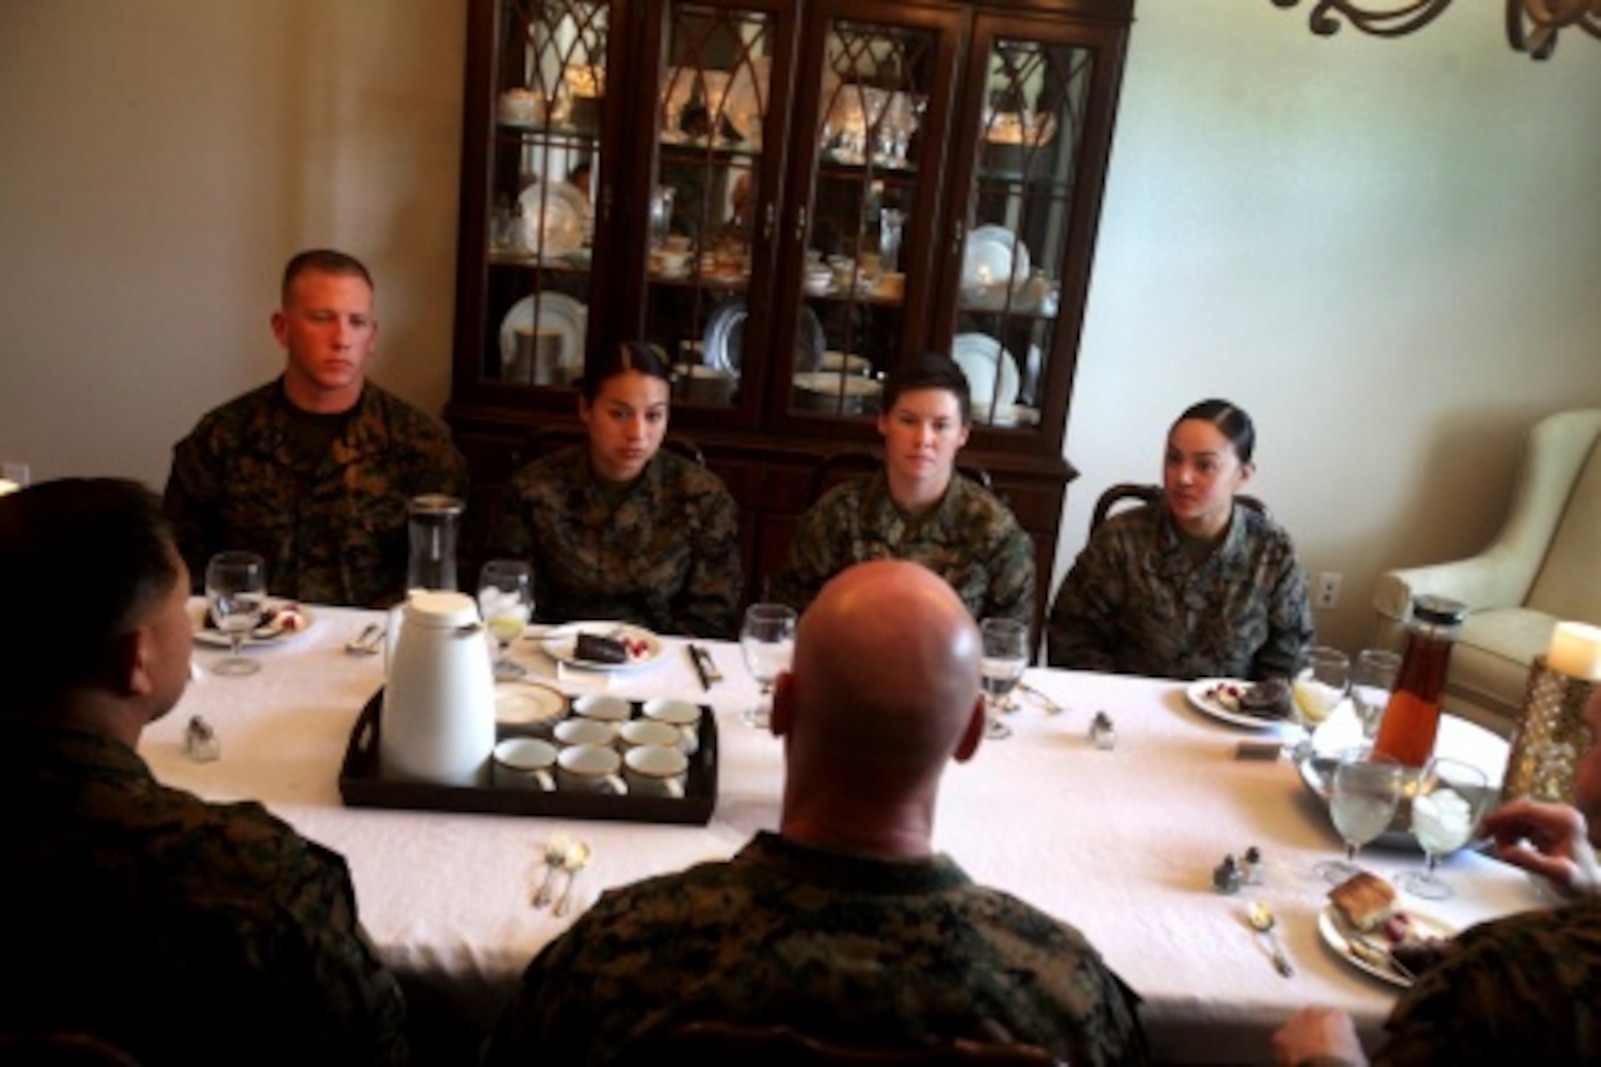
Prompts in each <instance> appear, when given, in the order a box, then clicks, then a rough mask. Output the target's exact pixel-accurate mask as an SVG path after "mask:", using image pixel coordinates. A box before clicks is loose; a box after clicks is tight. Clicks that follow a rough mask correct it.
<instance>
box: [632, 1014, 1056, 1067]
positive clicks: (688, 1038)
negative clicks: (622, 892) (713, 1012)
mask: <svg viewBox="0 0 1601 1067" xmlns="http://www.w3.org/2000/svg"><path fill="white" fill-rule="evenodd" d="M642 1051H644V1050H642ZM627 1059H629V1060H633V1059H634V1057H627ZM647 1059H648V1060H649V1061H650V1062H654V1063H688V1064H694V1065H696V1067H725V1065H726V1067H734V1065H736V1064H737V1065H741V1067H743V1065H747V1064H761V1065H762V1067H830V1065H837V1067H851V1065H856V1067H1054V1065H1058V1064H1062V1063H1065V1061H1062V1060H1057V1059H1054V1058H1053V1057H1052V1056H1051V1054H1050V1053H1048V1052H1046V1051H1045V1050H1044V1049H1042V1048H1039V1047H1037V1046H1034V1045H1022V1044H1015V1045H996V1044H984V1043H980V1042H976V1041H966V1040H957V1041H953V1042H950V1043H947V1044H943V1045H933V1046H894V1045H849V1044H843V1043H839V1042H834V1041H825V1040H822V1039H820V1038H816V1037H809V1036H807V1035H806V1034H803V1033H801V1032H799V1031H798V1030H796V1029H794V1028H793V1027H791V1026H787V1025H762V1026H747V1025H742V1024H737V1023H727V1022H713V1021H706V1022H693V1023H686V1024H685V1025H684V1026H681V1027H679V1028H678V1029H677V1030H675V1031H673V1032H672V1033H670V1034H668V1035H667V1036H666V1037H665V1038H663V1039H662V1040H661V1041H660V1042H653V1043H651V1045H650V1048H649V1051H648V1052H647V1053H645V1055H643V1056H641V1057H639V1058H638V1062H640V1063H644V1062H646V1061H647Z"/></svg>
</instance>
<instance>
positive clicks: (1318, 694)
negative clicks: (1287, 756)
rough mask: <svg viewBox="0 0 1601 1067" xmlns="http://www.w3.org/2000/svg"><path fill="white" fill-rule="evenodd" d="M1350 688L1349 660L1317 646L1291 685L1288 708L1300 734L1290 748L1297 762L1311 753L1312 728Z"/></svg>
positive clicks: (1341, 699)
mask: <svg viewBox="0 0 1601 1067" xmlns="http://www.w3.org/2000/svg"><path fill="white" fill-rule="evenodd" d="M1350 691H1351V659H1350V657H1349V656H1347V655H1346V654H1345V653H1344V652H1341V651H1340V650H1339V649H1337V648H1326V647H1324V646H1321V645H1320V646H1318V647H1317V648H1314V649H1313V650H1312V653H1311V656H1310V657H1309V658H1308V660H1307V665H1306V666H1305V667H1303V668H1301V672H1300V673H1299V674H1297V675H1296V676H1295V681H1294V682H1293V683H1292V684H1291V686H1290V695H1291V701H1290V704H1291V708H1292V709H1293V711H1294V713H1295V721H1296V723H1297V724H1299V725H1300V727H1301V732H1302V737H1301V740H1300V741H1297V742H1296V744H1295V747H1294V748H1293V749H1291V755H1292V756H1293V757H1294V758H1295V760H1296V762H1300V761H1301V760H1304V759H1306V757H1307V756H1309V755H1311V753H1312V731H1313V730H1315V729H1317V728H1318V727H1319V726H1320V725H1322V723H1323V720H1324V719H1327V718H1328V717H1329V715H1330V714H1331V713H1332V712H1333V711H1334V709H1335V708H1337V707H1339V706H1340V703H1341V701H1343V700H1344V699H1345V698H1346V695H1347V694H1348V693H1350Z"/></svg>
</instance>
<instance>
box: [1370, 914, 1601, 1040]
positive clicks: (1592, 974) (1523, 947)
mask: <svg viewBox="0 0 1601 1067" xmlns="http://www.w3.org/2000/svg"><path fill="white" fill-rule="evenodd" d="M1385 1028H1386V1029H1387V1030H1388V1031H1389V1036H1388V1039H1387V1040H1386V1042H1385V1044H1384V1047H1383V1048H1381V1049H1380V1050H1379V1051H1378V1054H1377V1055H1376V1056H1374V1057H1373V1062H1374V1063H1375V1064H1377V1065H1393V1067H1411V1065H1414V1064H1437V1063H1450V1064H1486V1065H1488V1064H1497V1065H1499V1064H1508V1063H1601V900H1595V899H1591V900H1586V901H1581V902H1579V903H1575V904H1569V905H1567V906H1566V907H1562V908H1558V909H1555V910H1552V911H1539V912H1531V913H1528V914H1524V915H1515V916H1512V917H1510V918H1506V919H1500V920H1497V921H1495V922H1489V923H1485V924H1483V925H1481V926H1475V927H1473V928H1472V929H1470V930H1467V931H1465V932H1463V933H1462V934H1459V935H1458V936H1457V937H1456V939H1455V941H1454V942H1453V944H1452V945H1451V948H1450V950H1449V954H1448V955H1447V957H1446V959H1445V961H1444V962H1442V963H1440V964H1438V965H1437V966H1435V967H1433V968H1431V969H1430V970H1428V971H1426V972H1425V973H1424V974H1423V976H1422V977H1421V978H1419V979H1418V981H1417V983H1416V984H1415V985H1414V986H1413V987H1412V988H1411V989H1410V990H1409V991H1408V992H1407V993H1405V994H1404V995H1403V996H1402V997H1401V1000H1400V1001H1399V1002H1398V1003H1397V1004H1396V1006H1395V1009H1394V1011H1392V1012H1391V1014H1390V1019H1389V1022H1387V1023H1386V1024H1385Z"/></svg>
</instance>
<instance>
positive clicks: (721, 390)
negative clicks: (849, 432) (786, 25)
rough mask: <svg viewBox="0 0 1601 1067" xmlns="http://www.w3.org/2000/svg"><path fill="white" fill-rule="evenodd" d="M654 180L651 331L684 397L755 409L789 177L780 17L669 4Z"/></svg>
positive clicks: (649, 249)
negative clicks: (782, 152)
mask: <svg viewBox="0 0 1601 1067" xmlns="http://www.w3.org/2000/svg"><path fill="white" fill-rule="evenodd" d="M663 19H664V21H663V26H662V39H661V55H660V70H659V77H658V81H657V89H656V92H655V94H654V100H655V105H656V122H655V166H654V180H653V183H652V185H651V188H650V190H649V195H648V198H647V202H646V205H645V210H646V215H647V233H646V242H645V243H646V257H647V263H646V288H645V291H646V299H645V331H644V333H645V338H646V340H647V341H648V342H650V343H651V344H653V345H655V346H656V347H657V349H658V351H660V352H661V353H662V354H663V355H665V356H666V357H667V358H668V359H669V361H670V362H671V363H672V364H673V365H674V371H675V392H676V394H677V395H676V397H675V401H676V402H677V403H679V404H682V405H688V406H689V407H691V408H695V407H705V408H712V409H717V408H723V409H727V408H731V407H735V406H740V407H743V408H745V409H746V411H747V413H748V415H749V417H752V418H753V417H754V412H755V410H756V406H757V405H756V403H755V399H754V394H755V393H757V392H759V391H760V389H761V386H762V381H763V374H762V370H763V368H762V367H760V366H759V365H758V364H759V363H760V361H761V359H762V358H763V357H762V356H761V354H760V351H759V349H760V347H761V346H758V345H756V344H754V342H753V339H754V338H756V337H759V336H765V335H766V333H767V326H766V324H767V322H768V321H769V318H770V314H771V301H768V300H763V299H762V298H761V297H760V295H759V294H760V292H761V286H762V284H763V282H764V281H765V279H766V278H767V276H768V274H769V272H770V270H771V254H770V252H771V243H770V237H771V230H772V211H773V208H772V207H771V206H770V205H771V204H772V202H773V200H774V198H775V196H776V190H775V188H774V186H775V185H776V184H777V182H778V181H779V175H778V174H777V173H776V171H775V167H774V164H773V163H772V162H771V161H770V160H769V157H768V155H767V152H766V151H765V149H766V148H767V147H768V144H767V142H768V139H769V137H770V136H773V137H776V136H778V135H777V134H776V133H770V131H781V130H782V128H783V127H782V122H781V121H780V120H781V115H780V114H779V111H778V108H777V107H776V106H775V89H776V86H775V80H774V68H775V56H776V54H777V51H778V48H779V43H780V41H779V35H780V30H781V27H780V25H779V16H778V15H777V14H776V13H774V12H771V11H763V10H758V9H754V8H747V7H738V6H734V7H728V6H720V5H711V4H704V3H669V4H668V5H667V6H666V10H665V14H664V16H663Z"/></svg>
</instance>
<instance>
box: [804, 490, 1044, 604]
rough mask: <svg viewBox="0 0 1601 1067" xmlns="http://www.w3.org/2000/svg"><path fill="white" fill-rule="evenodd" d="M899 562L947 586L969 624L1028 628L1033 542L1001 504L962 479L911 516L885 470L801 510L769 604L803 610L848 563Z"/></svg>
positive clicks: (1031, 590)
mask: <svg viewBox="0 0 1601 1067" xmlns="http://www.w3.org/2000/svg"><path fill="white" fill-rule="evenodd" d="M872 559H904V560H911V561H912V562H914V563H921V564H922V565H923V566H925V567H927V568H928V569H929V570H931V571H933V572H934V573H935V574H937V575H939V576H940V577H941V578H944V579H945V580H946V581H947V582H949V583H950V586H951V588H952V589H954V590H956V595H957V596H959V597H961V598H962V602H963V603H964V604H966V605H967V610H968V611H970V612H972V613H973V618H975V619H985V618H990V617H995V616H1000V617H1005V618H1010V619H1016V620H1017V621H1019V622H1021V623H1024V624H1026V625H1028V626H1032V625H1033V624H1034V542H1033V539H1031V538H1030V537H1029V535H1028V534H1027V533H1026V532H1024V530H1023V528H1022V527H1021V526H1019V525H1018V524H1017V520H1016V519H1015V518H1013V517H1012V513H1011V512H1010V511H1009V510H1007V507H1006V505H1005V504H1002V503H1001V502H1000V501H999V500H997V499H996V498H995V496H994V494H992V493H990V492H989V491H988V490H986V489H984V488H983V487H982V486H979V485H976V484H974V483H973V482H972V481H970V480H968V479H967V478H964V477H962V476H961V475H954V476H952V478H951V484H950V487H949V488H947V489H946V490H945V495H944V497H942V498H941V499H940V502H939V503H938V504H937V505H935V506H934V507H932V508H930V509H929V510H928V511H926V512H924V513H923V514H921V515H917V516H912V517H909V516H907V514H906V513H905V512H903V511H902V510H901V509H900V508H898V507H896V505H895V501H894V499H893V498H892V497H891V496H890V495H889V482H888V480H887V478H886V477H885V474H884V472H883V471H878V472H877V473H874V474H870V475H867V476H866V477H864V478H857V479H854V480H852V481H849V482H845V483H844V484H842V485H838V486H835V487H834V488H833V489H831V490H830V491H829V492H827V493H825V494H824V495H823V498H822V499H821V500H819V501H818V502H817V503H816V504H814V505H813V506H812V507H811V508H809V509H807V511H806V513H805V514H804V515H802V516H801V518H800V524H799V525H798V526H797V527H796V530H795V539H794V540H793V541H791V542H790V548H789V561H788V564H787V565H786V566H785V568H784V572H783V573H782V574H781V575H779V577H778V581H777V582H776V583H775V587H774V590H773V599H775V600H778V601H780V602H782V603H785V604H790V605H792V606H793V607H794V608H796V610H800V611H804V610H805V609H806V606H807V605H808V604H810V603H811V602H812V599H813V598H814V597H815V596H817V594H818V592H819V591H821V589H822V588H823V586H824V585H825V584H827V582H828V580H829V579H830V578H832V577H834V575H836V574H838V573H839V572H840V571H842V570H844V569H845V568H846V567H849V566H851V565H852V564H853V563H861V562H863V561H866V560H872Z"/></svg>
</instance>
